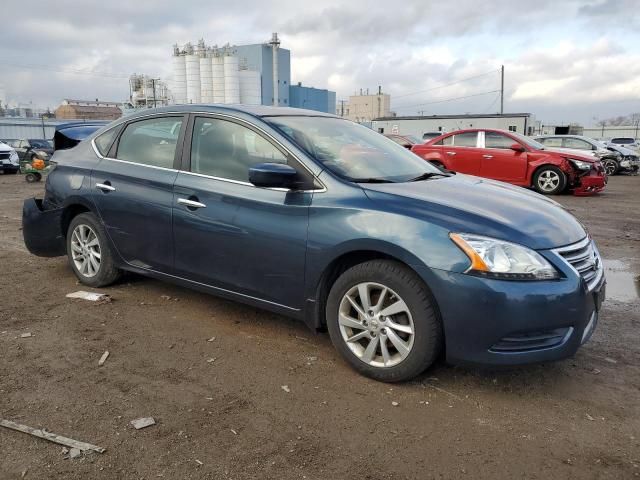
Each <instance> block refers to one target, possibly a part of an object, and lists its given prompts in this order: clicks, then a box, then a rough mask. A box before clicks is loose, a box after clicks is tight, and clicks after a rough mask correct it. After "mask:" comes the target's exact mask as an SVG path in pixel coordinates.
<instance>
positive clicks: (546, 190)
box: [533, 165, 567, 195]
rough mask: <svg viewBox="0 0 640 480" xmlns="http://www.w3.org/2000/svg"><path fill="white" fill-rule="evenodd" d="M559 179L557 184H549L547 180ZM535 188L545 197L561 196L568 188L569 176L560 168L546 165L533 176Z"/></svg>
mask: <svg viewBox="0 0 640 480" xmlns="http://www.w3.org/2000/svg"><path fill="white" fill-rule="evenodd" d="M550 178H557V179H558V181H557V183H554V184H549V183H547V182H546V181H545V180H548V179H550ZM533 188H535V189H536V191H537V192H538V193H542V194H543V195H560V194H561V193H562V192H564V190H565V188H567V175H566V174H565V173H564V172H563V171H562V170H560V169H559V168H558V167H554V166H553V165H544V166H542V167H540V168H539V169H538V170H536V173H535V174H534V175H533Z"/></svg>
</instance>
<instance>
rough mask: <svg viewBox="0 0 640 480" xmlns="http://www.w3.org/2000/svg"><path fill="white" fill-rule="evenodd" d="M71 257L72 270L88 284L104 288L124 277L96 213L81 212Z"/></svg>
mask: <svg viewBox="0 0 640 480" xmlns="http://www.w3.org/2000/svg"><path fill="white" fill-rule="evenodd" d="M67 256H68V257H69V265H70V266H71V268H72V270H73V271H74V273H75V274H76V276H77V277H78V279H79V280H80V281H81V282H82V283H84V284H85V285H89V286H91V287H104V286H106V285H110V284H111V283H113V282H115V281H116V280H117V279H118V277H119V276H120V270H119V269H118V268H117V267H116V265H115V263H114V261H113V255H112V253H111V250H110V248H109V244H108V243H107V238H106V234H105V232H104V228H103V227H102V225H101V224H100V222H99V220H98V219H97V218H96V217H95V215H93V214H92V213H81V214H80V215H77V216H76V217H74V218H73V220H71V224H70V225H69V229H68V231H67Z"/></svg>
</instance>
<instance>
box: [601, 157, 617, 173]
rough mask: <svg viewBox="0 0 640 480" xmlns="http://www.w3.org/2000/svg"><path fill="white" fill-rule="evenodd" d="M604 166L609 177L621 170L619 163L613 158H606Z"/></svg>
mask: <svg viewBox="0 0 640 480" xmlns="http://www.w3.org/2000/svg"><path fill="white" fill-rule="evenodd" d="M602 165H603V166H604V171H605V172H607V175H608V176H612V175H615V174H616V173H618V169H619V168H620V165H619V164H618V162H616V161H615V160H614V159H613V158H606V159H605V160H604V161H603V162H602Z"/></svg>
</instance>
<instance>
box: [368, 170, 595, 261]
mask: <svg viewBox="0 0 640 480" xmlns="http://www.w3.org/2000/svg"><path fill="white" fill-rule="evenodd" d="M361 186H362V187H363V189H364V191H365V194H366V195H367V196H368V197H369V198H370V199H371V200H373V201H380V202H383V203H384V204H385V206H386V207H387V208H390V209H392V210H396V211H402V213H404V214H405V215H411V216H414V217H416V218H421V219H424V220H426V221H429V222H431V223H434V224H438V225H440V226H442V227H445V228H447V229H449V230H450V231H452V232H461V233H475V234H477V235H485V236H488V237H494V238H499V239H502V240H506V241H510V242H514V243H519V244H521V245H525V246H527V247H529V248H533V249H536V250H544V249H550V248H556V247H560V246H564V245H569V244H571V243H575V242H577V241H579V240H582V239H583V238H584V237H585V236H586V235H587V233H586V231H585V229H584V228H583V226H582V225H581V224H580V223H579V222H578V220H576V218H575V217H574V216H573V215H571V214H570V213H569V212H568V211H567V210H565V209H564V208H563V207H562V206H561V205H560V204H558V203H557V202H555V201H553V200H551V199H548V198H546V197H544V196H542V195H539V194H537V193H534V192H531V191H529V190H526V189H523V188H520V187H514V186H512V185H509V184H506V183H502V182H496V181H493V180H488V179H485V178H479V177H474V176H470V175H461V174H457V175H454V176H451V177H445V178H433V179H430V180H425V181H419V182H408V183H382V184H364V185H361Z"/></svg>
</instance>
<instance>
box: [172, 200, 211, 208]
mask: <svg viewBox="0 0 640 480" xmlns="http://www.w3.org/2000/svg"><path fill="white" fill-rule="evenodd" d="M178 203H179V204H180V205H184V206H185V207H188V208H205V207H206V205H205V204H204V203H201V202H197V201H195V200H189V199H188V198H179V199H178Z"/></svg>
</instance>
